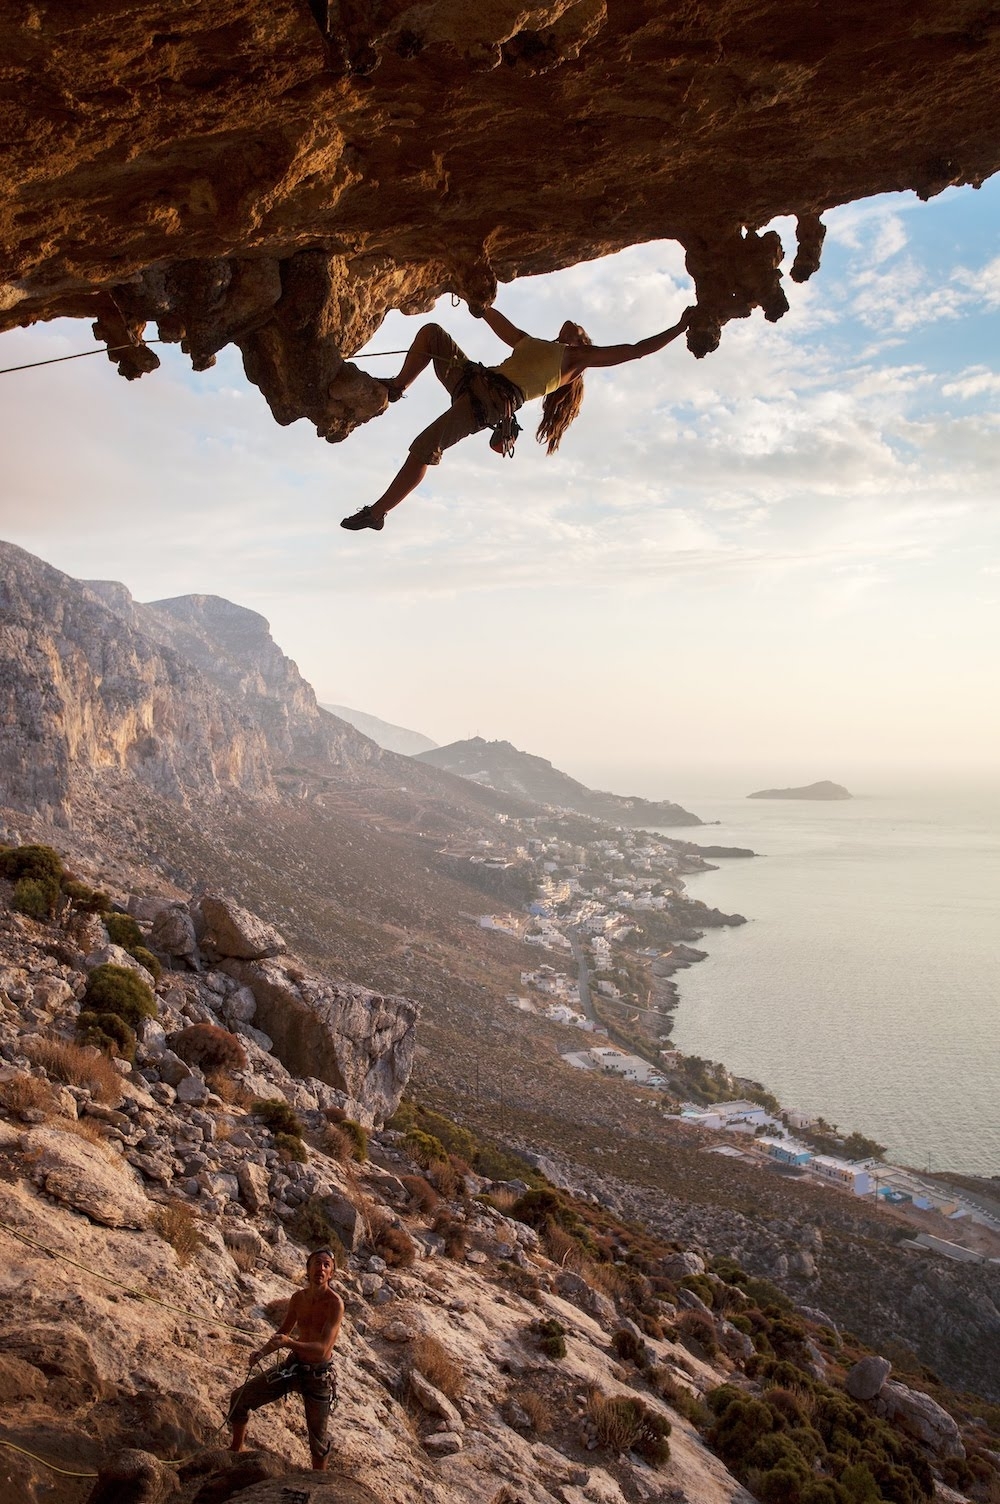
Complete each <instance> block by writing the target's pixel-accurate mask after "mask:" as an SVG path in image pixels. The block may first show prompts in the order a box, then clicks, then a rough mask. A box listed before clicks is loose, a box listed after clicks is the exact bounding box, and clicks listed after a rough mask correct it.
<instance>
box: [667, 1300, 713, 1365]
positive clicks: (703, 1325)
mask: <svg viewBox="0 0 1000 1504" xmlns="http://www.w3.org/2000/svg"><path fill="white" fill-rule="evenodd" d="M677 1330H678V1332H679V1333H680V1335H681V1337H682V1338H683V1339H684V1341H686V1342H696V1343H697V1344H698V1346H699V1347H700V1348H701V1350H702V1351H703V1352H704V1353H705V1355H706V1356H707V1357H709V1358H714V1357H715V1354H716V1353H717V1352H718V1351H719V1343H718V1339H717V1337H716V1333H715V1322H714V1321H713V1320H712V1318H711V1316H709V1314H708V1312H707V1311H682V1312H681V1314H680V1315H679V1316H678V1318H677Z"/></svg>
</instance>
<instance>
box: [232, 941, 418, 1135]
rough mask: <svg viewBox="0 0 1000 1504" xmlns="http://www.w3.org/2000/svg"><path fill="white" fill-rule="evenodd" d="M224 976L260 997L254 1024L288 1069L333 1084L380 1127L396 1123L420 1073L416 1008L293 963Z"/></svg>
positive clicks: (245, 964) (250, 966)
mask: <svg viewBox="0 0 1000 1504" xmlns="http://www.w3.org/2000/svg"><path fill="white" fill-rule="evenodd" d="M222 969H223V970H224V971H225V972H226V973H227V974H228V975H229V976H231V977H234V978H235V979H236V980H237V981H238V982H240V983H242V984H243V985H244V986H246V987H248V988H249V989H250V991H251V992H252V993H253V995H254V998H255V999H256V1002H257V1012H256V1014H255V1023H256V1024H257V1025H258V1026H259V1027H261V1028H263V1029H265V1030H266V1032H267V1033H268V1034H269V1035H270V1037H271V1038H272V1040H273V1041H274V1049H275V1052H276V1054H277V1055H278V1056H279V1058H280V1059H281V1061H282V1062H283V1063H284V1065H285V1066H286V1068H287V1069H288V1070H290V1071H292V1072H293V1074H295V1075H299V1076H315V1077H317V1078H318V1079H319V1080H320V1081H325V1082H327V1083H328V1084H329V1085H330V1086H333V1087H334V1088H335V1089H336V1090H338V1091H342V1092H344V1093H345V1094H346V1095H347V1096H348V1097H351V1098H352V1099H353V1100H354V1101H355V1102H358V1103H360V1104H361V1106H362V1107H363V1108H364V1109H365V1110H366V1112H370V1113H371V1114H372V1116H373V1117H374V1118H375V1119H376V1121H379V1122H382V1121H384V1120H385V1119H386V1118H387V1117H391V1116H392V1114H393V1113H394V1112H395V1110H396V1108H397V1106H398V1105H399V1099H400V1097H401V1096H402V1093H403V1089H404V1087H405V1086H406V1082H407V1081H408V1080H409V1076H410V1071H411V1069H412V1066H413V1052H414V1049H415V1046H416V1033H415V1028H416V1021H417V1012H418V1010H417V1005H416V1003H413V1002H411V1001H410V1000H409V999H408V998H404V997H383V996H381V995H380V994H379V993H376V992H372V991H370V990H369V989H368V988H367V987H360V986H357V985H356V984H354V983H351V982H328V981H326V980H324V979H323V978H321V977H316V976H310V975H309V974H308V973H306V972H304V971H303V970H302V968H301V967H300V966H297V965H295V964H294V963H292V962H286V961H278V960H264V961H236V960H231V961H225V962H223V965H222Z"/></svg>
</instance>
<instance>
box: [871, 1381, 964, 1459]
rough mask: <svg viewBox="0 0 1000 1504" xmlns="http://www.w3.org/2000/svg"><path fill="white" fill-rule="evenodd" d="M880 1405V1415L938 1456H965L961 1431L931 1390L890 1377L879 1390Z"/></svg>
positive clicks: (878, 1402) (878, 1403)
mask: <svg viewBox="0 0 1000 1504" xmlns="http://www.w3.org/2000/svg"><path fill="white" fill-rule="evenodd" d="M877 1409H878V1413H879V1414H880V1415H884V1416H885V1418H886V1419H887V1420H890V1421H892V1422H893V1423H894V1424H895V1425H898V1426H899V1427H900V1428H901V1429H902V1430H904V1431H906V1432H907V1433H908V1434H909V1435H910V1436H913V1437H915V1438H916V1440H917V1441H921V1442H923V1444H924V1446H926V1447H930V1449H931V1451H932V1452H936V1453H937V1454H938V1455H939V1456H941V1457H964V1456H965V1447H964V1445H963V1444H962V1437H961V1432H960V1431H959V1429H958V1426H957V1425H956V1424H955V1421H954V1419H953V1418H952V1417H951V1416H950V1415H949V1414H948V1412H947V1410H945V1409H943V1407H942V1406H941V1405H939V1404H938V1402H937V1400H933V1399H931V1397H930V1395H929V1394H921V1393H920V1391H919V1390H916V1389H909V1388H908V1387H907V1386H906V1385H905V1384H897V1383H896V1382H895V1381H894V1380H889V1382H888V1383H885V1384H883V1385H882V1388H881V1389H880V1390H879V1393H878V1400H877Z"/></svg>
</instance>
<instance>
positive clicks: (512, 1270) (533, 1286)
mask: <svg viewBox="0 0 1000 1504" xmlns="http://www.w3.org/2000/svg"><path fill="white" fill-rule="evenodd" d="M498 1267H499V1270H500V1272H501V1273H502V1275H503V1278H504V1281H505V1282H506V1284H507V1286H508V1287H509V1288H510V1289H511V1290H513V1291H514V1292H515V1294H517V1295H520V1296H521V1298H522V1300H528V1301H530V1302H531V1304H532V1305H536V1306H537V1305H541V1303H542V1287H541V1285H540V1284H539V1283H538V1276H537V1274H535V1273H533V1271H532V1270H530V1269H522V1267H521V1265H520V1264H515V1263H514V1262H513V1260H510V1261H507V1260H506V1259H505V1260H503V1261H502V1262H501V1263H500V1265H499V1266H498Z"/></svg>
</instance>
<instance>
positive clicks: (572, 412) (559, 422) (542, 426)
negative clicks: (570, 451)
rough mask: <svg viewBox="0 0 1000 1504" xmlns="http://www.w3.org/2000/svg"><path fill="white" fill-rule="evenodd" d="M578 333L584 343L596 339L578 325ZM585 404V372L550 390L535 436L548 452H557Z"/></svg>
mask: <svg viewBox="0 0 1000 1504" xmlns="http://www.w3.org/2000/svg"><path fill="white" fill-rule="evenodd" d="M576 330H577V335H578V336H579V339H580V343H581V344H583V345H592V344H593V343H594V341H593V340H592V339H591V337H590V335H589V334H588V333H587V331H586V330H585V329H581V328H580V325H579V324H577V326H576ZM582 404H583V373H582V372H581V374H580V375H579V376H574V377H573V380H572V381H567V383H566V385H565V386H557V387H556V389H555V391H554V392H550V393H549V395H548V396H547V397H546V398H545V400H544V401H543V403H542V421H541V422H540V423H539V425H538V429H537V431H536V433H535V438H536V439H537V440H538V442H539V444H545V445H546V446H547V447H546V450H545V452H546V454H555V452H556V450H557V449H558V448H559V445H560V442H561V441H562V436H563V434H564V433H565V432H566V430H567V428H568V427H569V425H570V424H571V423H572V421H573V419H574V418H575V417H576V415H577V413H578V412H579V411H580V408H581V406H582Z"/></svg>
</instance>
